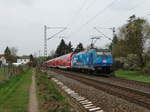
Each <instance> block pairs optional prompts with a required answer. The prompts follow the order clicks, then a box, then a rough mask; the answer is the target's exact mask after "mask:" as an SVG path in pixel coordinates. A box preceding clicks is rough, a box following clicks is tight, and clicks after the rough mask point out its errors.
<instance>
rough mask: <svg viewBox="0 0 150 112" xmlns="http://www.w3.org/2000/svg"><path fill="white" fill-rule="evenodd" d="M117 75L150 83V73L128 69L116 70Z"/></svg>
mask: <svg viewBox="0 0 150 112" xmlns="http://www.w3.org/2000/svg"><path fill="white" fill-rule="evenodd" d="M115 75H116V76H117V77H122V78H125V79H129V80H136V81H140V82H147V83H150V75H149V76H148V75H143V74H142V72H140V71H127V70H118V71H116V72H115Z"/></svg>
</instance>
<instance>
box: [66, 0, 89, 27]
mask: <svg viewBox="0 0 150 112" xmlns="http://www.w3.org/2000/svg"><path fill="white" fill-rule="evenodd" d="M86 2H87V0H84V1H83V3H82V4H81V6H80V7H79V9H78V10H77V11H76V13H75V14H74V16H73V18H72V19H71V21H70V22H69V23H68V24H67V27H69V26H70V25H72V24H73V23H74V21H75V20H76V19H77V18H76V17H77V16H78V15H79V14H80V13H81V11H82V10H83V8H84V5H85V4H86Z"/></svg>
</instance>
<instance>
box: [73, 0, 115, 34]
mask: <svg viewBox="0 0 150 112" xmlns="http://www.w3.org/2000/svg"><path fill="white" fill-rule="evenodd" d="M116 1H117V0H113V1H112V2H111V3H109V4H108V5H107V6H106V7H104V8H103V9H102V10H100V11H99V12H98V13H97V14H96V15H95V16H93V17H91V18H90V19H89V20H88V21H87V22H85V23H84V24H83V25H81V26H80V27H79V28H78V30H79V29H81V28H82V27H84V26H85V25H87V24H89V23H90V22H91V21H93V20H94V19H96V17H98V16H99V15H101V14H103V13H104V12H105V10H107V9H109V8H110V7H111V6H112V5H113V4H114V3H115V2H116ZM78 30H77V31H78ZM77 31H75V32H77ZM75 32H74V33H75Z"/></svg>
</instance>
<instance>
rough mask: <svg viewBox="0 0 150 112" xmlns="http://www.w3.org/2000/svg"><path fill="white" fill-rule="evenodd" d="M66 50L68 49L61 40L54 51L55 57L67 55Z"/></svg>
mask: <svg viewBox="0 0 150 112" xmlns="http://www.w3.org/2000/svg"><path fill="white" fill-rule="evenodd" d="M67 48H68V46H67V45H66V43H65V41H64V39H62V40H61V42H60V44H59V45H58V47H57V49H56V51H55V55H56V57H58V56H62V55H64V54H67V53H68V51H67Z"/></svg>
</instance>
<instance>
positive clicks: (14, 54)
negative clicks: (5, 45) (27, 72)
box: [10, 47, 18, 56]
mask: <svg viewBox="0 0 150 112" xmlns="http://www.w3.org/2000/svg"><path fill="white" fill-rule="evenodd" d="M10 52H11V55H12V56H17V52H18V49H17V48H16V47H11V48H10Z"/></svg>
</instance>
